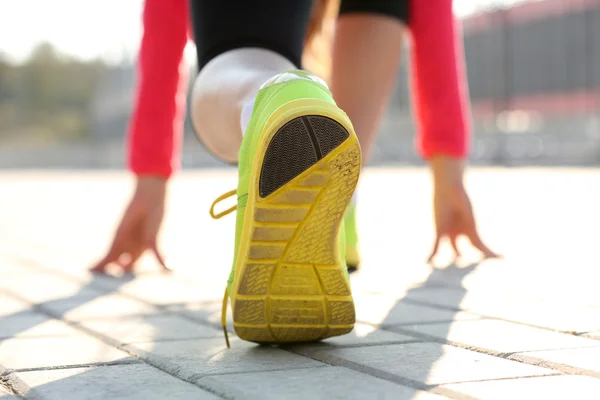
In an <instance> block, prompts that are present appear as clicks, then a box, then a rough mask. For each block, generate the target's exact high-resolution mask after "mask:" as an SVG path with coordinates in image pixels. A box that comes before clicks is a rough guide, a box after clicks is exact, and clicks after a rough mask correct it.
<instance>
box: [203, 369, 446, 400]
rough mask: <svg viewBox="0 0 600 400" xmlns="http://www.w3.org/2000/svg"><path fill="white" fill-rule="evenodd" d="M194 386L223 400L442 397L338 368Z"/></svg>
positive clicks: (214, 379)
mask: <svg viewBox="0 0 600 400" xmlns="http://www.w3.org/2000/svg"><path fill="white" fill-rule="evenodd" d="M198 384H200V385H202V386H205V387H208V388H210V389H211V390H213V391H215V393H219V394H220V395H222V396H224V397H227V398H234V399H247V400H253V399H255V400H269V399H273V400H276V399H277V400H278V399H283V398H285V399H286V400H294V399H298V400H304V399H311V400H313V399H314V400H318V399H323V400H327V399H344V400H345V399H382V400H383V399H390V400H409V399H411V400H442V399H444V398H445V397H441V396H437V395H435V394H431V393H427V392H422V391H417V390H415V389H412V388H408V387H406V386H401V385H398V384H395V383H392V382H388V381H385V380H382V379H378V378H375V377H372V376H369V375H365V374H362V373H360V372H356V371H352V370H349V369H347V368H341V367H323V368H309V369H294V370H289V371H270V372H255V373H245V374H226V375H213V376H207V377H204V378H201V379H200V380H199V381H198Z"/></svg>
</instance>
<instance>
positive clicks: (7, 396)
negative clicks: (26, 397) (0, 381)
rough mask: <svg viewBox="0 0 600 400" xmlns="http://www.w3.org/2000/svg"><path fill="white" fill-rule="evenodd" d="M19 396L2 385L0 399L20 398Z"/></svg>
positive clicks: (13, 399) (11, 399) (12, 399)
mask: <svg viewBox="0 0 600 400" xmlns="http://www.w3.org/2000/svg"><path fill="white" fill-rule="evenodd" d="M18 399H19V398H18V397H17V396H15V395H12V394H10V393H9V392H8V389H6V388H4V387H3V386H2V385H0V400H18Z"/></svg>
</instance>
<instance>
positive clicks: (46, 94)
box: [0, 43, 108, 141]
mask: <svg viewBox="0 0 600 400" xmlns="http://www.w3.org/2000/svg"><path fill="white" fill-rule="evenodd" d="M107 68H108V67H107V66H106V65H104V64H103V63H102V62H100V61H92V62H82V61H78V60H75V59H73V58H70V57H66V56H64V55H62V54H60V53H58V52H57V51H56V50H55V49H54V47H53V46H52V45H51V44H48V43H42V44H40V45H39V46H38V47H37V48H35V50H34V51H33V52H32V53H31V56H30V57H29V59H28V60H27V61H26V62H25V63H23V64H21V65H11V64H10V63H8V62H6V61H4V58H3V57H0V138H2V137H4V138H7V137H14V136H19V137H20V138H21V141H23V140H26V137H27V136H28V135H33V136H36V135H38V136H39V135H42V136H44V138H43V139H46V140H55V139H75V138H81V137H84V136H86V135H88V134H89V130H90V121H89V107H90V105H91V102H92V100H93V96H94V93H95V91H96V89H97V87H98V84H99V82H100V79H101V77H102V75H103V74H104V73H105V72H106V70H107Z"/></svg>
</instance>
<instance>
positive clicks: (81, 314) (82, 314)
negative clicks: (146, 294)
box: [45, 293, 156, 321]
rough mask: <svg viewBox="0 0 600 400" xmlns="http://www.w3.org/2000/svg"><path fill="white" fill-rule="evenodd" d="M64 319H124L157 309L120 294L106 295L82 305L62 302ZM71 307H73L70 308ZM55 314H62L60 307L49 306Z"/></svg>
mask: <svg viewBox="0 0 600 400" xmlns="http://www.w3.org/2000/svg"><path fill="white" fill-rule="evenodd" d="M61 304H62V307H63V309H67V310H68V311H65V312H64V314H63V315H64V318H65V319H68V320H72V321H79V320H84V319H90V318H107V317H115V316H119V317H123V316H129V315H140V314H151V313H153V312H156V308H155V307H152V306H150V305H148V304H145V303H143V302H141V301H137V300H133V299H130V298H127V297H124V296H122V295H119V294H115V293H112V294H106V295H102V296H99V297H96V298H92V299H90V300H89V301H87V302H85V303H83V304H81V303H78V301H77V300H74V302H73V303H71V304H69V303H68V302H67V301H65V302H62V303H61ZM70 306H71V307H70ZM45 308H51V309H53V311H54V312H60V311H61V310H60V309H59V307H58V306H56V305H55V306H49V307H45Z"/></svg>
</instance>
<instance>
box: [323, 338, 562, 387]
mask: <svg viewBox="0 0 600 400" xmlns="http://www.w3.org/2000/svg"><path fill="white" fill-rule="evenodd" d="M314 357H315V358H317V359H319V360H323V361H324V362H327V363H331V364H334V365H341V366H345V367H348V368H352V369H356V370H359V371H367V372H369V373H370V374H374V375H376V376H382V377H391V378H392V379H393V377H400V378H406V379H409V380H412V381H416V382H420V383H425V384H431V385H439V384H444V383H454V382H466V381H475V380H484V379H501V378H516V377H520V376H532V375H546V374H551V373H554V371H551V370H548V369H544V368H539V367H535V366H530V365H526V364H522V363H519V362H516V361H510V360H505V359H502V358H498V357H493V356H489V355H487V354H481V353H477V352H474V351H470V350H465V349H460V348H457V347H452V346H448V345H441V344H438V343H409V344H398V345H386V346H372V347H362V348H340V349H333V350H323V351H321V352H317V353H315V354H314Z"/></svg>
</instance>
